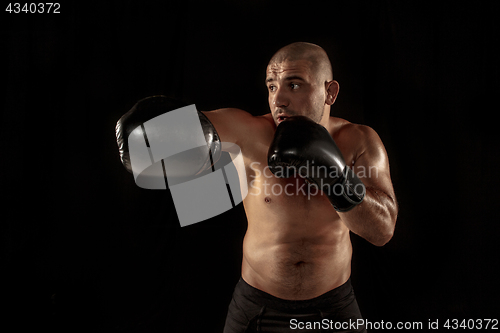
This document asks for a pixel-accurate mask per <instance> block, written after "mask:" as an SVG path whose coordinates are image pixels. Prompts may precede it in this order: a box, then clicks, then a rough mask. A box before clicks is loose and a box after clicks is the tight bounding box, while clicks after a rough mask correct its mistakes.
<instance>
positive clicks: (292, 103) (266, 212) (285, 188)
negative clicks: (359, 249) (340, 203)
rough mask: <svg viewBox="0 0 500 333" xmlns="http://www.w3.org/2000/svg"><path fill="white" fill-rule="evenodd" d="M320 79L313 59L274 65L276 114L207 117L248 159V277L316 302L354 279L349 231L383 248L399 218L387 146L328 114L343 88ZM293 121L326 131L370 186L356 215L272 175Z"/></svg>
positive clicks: (282, 294) (286, 295) (271, 82)
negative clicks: (280, 130) (278, 141)
mask: <svg viewBox="0 0 500 333" xmlns="http://www.w3.org/2000/svg"><path fill="white" fill-rule="evenodd" d="M318 77H319V75H318V73H317V72H316V71H315V69H314V66H312V64H311V61H310V60H309V59H300V58H299V59H292V60H290V59H283V58H281V59H278V60H277V61H273V60H271V62H270V63H269V66H268V68H267V77H266V84H267V86H268V92H269V107H270V110H271V113H268V114H266V115H263V116H252V115H251V114H249V113H247V112H245V111H242V110H239V109H220V110H215V111H210V112H204V113H205V114H206V116H207V117H208V118H209V119H210V121H211V122H212V123H213V125H214V127H215V128H216V130H217V132H218V133H219V136H220V138H221V141H222V142H233V143H236V144H237V145H238V146H239V147H240V148H241V152H242V155H243V159H244V164H245V170H246V174H247V179H246V181H247V186H248V190H249V192H248V195H247V196H246V198H245V199H244V201H243V205H244V208H245V212H246V215H247V219H248V228H247V232H246V235H245V238H244V240H243V260H242V271H241V273H242V278H243V279H244V280H245V281H246V282H247V283H248V284H250V285H251V286H253V287H255V288H257V289H260V290H262V291H264V292H267V293H269V294H271V295H273V296H276V297H279V298H282V299H287V300H306V299H311V298H314V297H317V296H320V295H321V294H323V293H325V292H328V291H329V290H332V289H334V288H336V287H338V286H340V285H342V284H343V283H345V282H346V281H347V280H348V278H349V276H350V275H351V257H352V245H351V241H350V237H349V231H352V232H354V233H356V234H358V235H359V236H361V237H363V238H365V239H366V240H368V241H369V242H371V243H373V244H375V245H377V246H382V245H384V244H385V243H387V242H388V241H389V240H390V238H391V237H392V234H393V232H394V227H395V223H396V217H397V204H396V199H395V195H394V190H393V187H392V183H391V179H390V173H389V162H388V158H387V153H386V151H385V148H384V145H383V144H382V142H381V140H380V138H379V137H378V135H377V134H376V133H375V131H374V130H373V129H371V128H369V127H367V126H363V125H356V124H352V123H350V122H348V121H346V120H343V119H340V118H336V117H331V116H330V106H331V105H332V104H333V103H334V102H335V99H336V97H337V94H338V91H339V85H338V83H337V82H336V81H334V80H331V78H330V79H328V77H327V78H326V80H325V79H322V78H320V79H318ZM295 115H303V116H307V117H309V118H311V119H312V120H314V121H316V122H317V123H319V124H321V125H323V126H324V127H325V128H326V129H327V130H328V131H329V133H330V134H331V136H332V138H333V139H334V140H335V142H336V143H337V146H338V147H339V149H340V151H341V152H342V154H343V156H344V159H345V161H346V162H347V164H348V165H349V166H351V167H353V168H354V171H355V172H356V173H357V175H358V177H359V178H360V179H361V180H362V181H363V183H364V184H365V186H366V190H367V191H366V196H365V199H364V201H363V202H362V203H361V204H360V205H358V206H357V207H355V208H354V209H352V210H351V211H349V212H345V213H339V212H337V211H335V209H334V208H333V207H332V205H331V203H330V201H329V200H328V198H327V196H326V195H324V194H323V193H322V192H321V191H318V190H317V189H316V188H314V187H309V185H308V184H307V183H305V181H304V180H303V179H302V178H300V177H292V178H286V179H284V178H276V177H275V176H274V175H273V174H272V173H271V172H270V170H269V169H268V167H267V153H268V149H269V145H270V143H271V141H272V140H273V136H274V132H275V131H276V126H277V125H278V124H279V123H280V122H281V121H282V120H283V117H286V116H295Z"/></svg>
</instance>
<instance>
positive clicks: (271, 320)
mask: <svg viewBox="0 0 500 333" xmlns="http://www.w3.org/2000/svg"><path fill="white" fill-rule="evenodd" d="M243 332H308V333H312V332H366V330H365V328H364V325H363V320H362V317H361V313H360V311H359V307H358V303H357V302H356V297H355V295H354V291H353V289H352V285H351V279H349V280H347V282H346V283H344V284H343V285H341V286H340V287H338V288H335V289H333V290H330V291H328V292H326V293H324V294H323V295H321V296H318V297H316V298H313V299H310V300H304V301H291V300H283V299H280V298H277V297H274V296H272V295H270V294H268V293H266V292H263V291H262V290H259V289H256V288H254V287H252V286H251V285H249V284H248V283H246V282H245V281H244V280H243V279H242V278H240V280H239V281H238V283H237V284H236V287H235V288H234V293H233V299H232V300H231V304H230V305H229V310H228V313H227V318H226V325H225V327H224V333H243Z"/></svg>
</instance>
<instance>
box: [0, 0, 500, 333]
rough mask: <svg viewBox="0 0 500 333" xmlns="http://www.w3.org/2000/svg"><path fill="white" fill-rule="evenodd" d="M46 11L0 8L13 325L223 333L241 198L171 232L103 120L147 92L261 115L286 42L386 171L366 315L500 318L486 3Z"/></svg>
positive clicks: (90, 6) (5, 240)
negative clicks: (388, 194)
mask: <svg viewBox="0 0 500 333" xmlns="http://www.w3.org/2000/svg"><path fill="white" fill-rule="evenodd" d="M7 4H8V3H7V2H5V3H3V7H4V8H6V7H7ZM4 8H2V10H3V9H4ZM60 11H61V13H60V14H26V13H19V14H9V13H6V12H5V11H3V12H2V14H1V15H2V16H1V20H2V25H3V27H2V35H1V45H2V55H3V57H2V58H3V61H2V63H1V68H2V71H1V73H2V75H1V77H2V81H3V83H4V84H3V89H2V102H1V103H2V104H1V105H2V118H1V123H0V124H1V131H0V136H1V146H0V149H1V150H0V153H1V189H2V217H1V221H2V222H1V228H2V229H1V235H2V244H3V248H2V272H1V275H2V276H3V277H4V278H5V279H6V280H4V281H6V282H4V283H3V284H2V287H3V288H4V290H3V292H2V303H3V304H4V308H6V309H7V310H6V311H5V310H4V311H3V313H2V315H3V316H6V317H5V318H6V320H2V321H1V322H0V325H3V326H5V328H7V327H8V328H9V329H8V330H7V331H9V332H10V331H15V328H17V329H19V330H25V329H28V328H31V329H40V328H45V327H48V328H50V329H51V330H52V331H65V332H76V331H83V332H100V331H102V332H160V331H161V332H221V331H222V327H223V325H224V320H225V315H226V310H227V306H228V304H229V301H230V298H231V294H232V290H233V288H234V284H235V283H236V281H237V280H238V278H239V276H240V263H241V255H242V250H241V241H242V238H243V235H244V232H245V229H246V218H245V215H244V211H243V208H242V205H240V206H238V207H237V208H236V209H233V210H231V211H228V212H226V213H224V214H222V215H220V216H217V217H216V218H213V219H211V220H209V221H205V222H203V223H199V224H196V225H193V226H189V227H185V228H182V229H181V228H180V227H179V226H178V220H177V216H176V213H175V209H174V208H173V205H172V203H171V199H170V196H169V193H168V192H167V191H151V190H144V189H140V188H138V187H136V186H135V184H134V181H133V177H132V176H131V175H130V174H128V173H127V172H126V171H125V170H124V169H123V168H122V166H121V163H120V160H119V157H118V151H117V146H116V142H115V134H114V126H115V123H116V121H117V120H118V118H119V117H120V116H121V115H122V114H124V113H125V112H126V111H127V110H128V109H129V108H130V107H131V106H132V105H133V104H134V103H135V102H136V101H137V100H138V99H140V98H143V97H146V96H149V95H153V94H174V95H176V96H178V97H181V98H184V99H187V100H189V101H192V102H194V103H196V105H197V107H198V109H199V110H212V109H216V108H221V107H237V108H241V109H244V110H247V111H248V112H251V113H252V114H254V115H260V114H265V113H267V112H268V110H269V108H268V105H267V94H266V89H265V85H264V72H265V67H266V64H267V61H268V60H269V58H270V57H271V55H272V54H273V53H274V52H275V51H276V50H277V49H279V48H280V47H282V46H284V45H286V44H288V43H291V42H295V41H308V42H312V43H317V44H319V45H321V46H322V47H323V48H325V50H326V51H327V52H328V53H329V55H330V58H331V60H332V63H333V66H334V72H335V73H334V76H335V79H336V80H338V81H339V83H340V87H341V88H340V94H339V97H338V99H337V102H336V103H335V105H334V107H333V109H332V114H333V115H335V116H338V117H343V118H345V119H347V120H349V121H352V122H355V123H362V124H366V125H369V126H371V127H373V128H374V129H375V130H376V131H377V132H378V133H379V135H380V137H381V138H382V140H383V142H384V144H385V146H386V149H387V152H388V155H389V159H390V162H391V172H392V179H393V183H394V187H395V190H396V194H397V197H398V201H399V204H400V214H399V217H398V222H397V226H396V232H395V235H394V237H393V239H392V240H391V242H390V243H389V244H387V245H386V246H384V247H382V248H377V247H375V246H372V245H370V244H369V243H368V242H366V241H364V240H363V239H361V238H359V237H357V236H355V235H353V236H352V241H353V244H354V254H353V275H352V279H353V284H354V288H355V291H356V294H357V298H358V303H359V305H360V308H361V311H362V313H363V315H364V317H365V318H366V319H368V320H371V321H381V320H384V321H385V322H387V321H392V322H394V323H395V322H397V321H402V320H410V321H422V322H423V323H424V326H426V325H427V322H428V321H429V320H436V319H440V320H441V321H440V323H444V320H445V319H447V318H450V319H451V318H457V319H459V320H462V319H470V318H472V319H479V318H499V316H498V314H499V313H500V312H499V306H498V300H499V296H500V295H499V288H498V264H499V256H498V232H499V227H498V224H499V222H500V221H499V218H498V217H497V206H496V204H497V200H498V195H497V188H498V185H499V177H498V172H497V165H498V163H499V156H498V146H497V143H498V140H497V132H498V130H497V127H496V122H497V120H496V118H495V116H496V113H497V111H498V106H497V104H496V99H497V97H496V94H497V93H498V89H499V84H498V81H499V79H498V76H499V70H498V59H499V58H500V57H499V53H498V51H497V46H498V42H499V40H498V35H499V34H498V32H499V29H498V23H497V21H496V19H497V17H498V14H500V13H499V5H498V2H496V3H493V2H491V3H487V2H482V3H480V2H474V3H473V2H468V3H467V4H457V3H453V2H449V3H445V2H439V3H438V2H434V3H430V2H429V3H425V2H416V1H414V2H396V1H352V2H337V1H328V2H326V1H325V2H314V1H304V2H301V3H300V4H297V3H295V4H294V3H287V4H285V3H281V4H280V3H277V2H274V1H240V0H238V1H221V0H219V1H213V2H208V1H207V2H195V1H182V2H181V1H177V2H176V1H163V2H161V3H159V2H157V3H155V4H151V3H148V4H146V3H145V2H139V1H108V2H105V3H103V2H95V3H91V2H85V3H83V2H82V3H81V4H65V3H63V4H62V6H61V9H60Z"/></svg>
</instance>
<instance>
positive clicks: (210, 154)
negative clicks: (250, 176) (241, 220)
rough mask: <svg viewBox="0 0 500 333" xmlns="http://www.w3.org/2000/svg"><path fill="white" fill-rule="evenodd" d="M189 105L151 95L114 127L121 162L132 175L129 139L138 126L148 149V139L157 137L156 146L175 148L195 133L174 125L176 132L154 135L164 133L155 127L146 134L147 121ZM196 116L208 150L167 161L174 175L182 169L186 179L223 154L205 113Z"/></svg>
mask: <svg viewBox="0 0 500 333" xmlns="http://www.w3.org/2000/svg"><path fill="white" fill-rule="evenodd" d="M186 105H187V103H184V102H182V101H179V100H177V99H174V98H170V97H167V96H162V95H157V96H150V97H146V98H144V99H141V100H140V101H138V102H137V103H136V104H135V105H134V106H133V107H132V108H131V109H130V111H128V112H127V113H126V114H124V115H123V116H122V117H121V118H120V119H119V120H118V122H117V123H116V127H115V133H116V141H117V144H118V150H119V153H120V159H121V161H122V163H123V166H124V167H125V168H126V169H127V170H128V171H129V172H133V168H132V165H133V163H132V161H131V152H130V147H129V140H128V138H129V135H130V134H131V133H132V132H134V131H136V130H137V128H138V127H142V131H139V132H140V133H143V134H144V139H143V138H140V139H141V140H145V142H146V145H147V147H148V148H149V146H150V142H148V137H149V140H151V138H152V137H154V138H155V140H156V144H157V145H159V144H168V145H175V144H176V143H177V142H182V141H185V140H187V139H188V138H189V137H190V136H193V135H194V133H189V131H184V130H183V124H182V123H180V124H172V125H173V126H171V128H172V127H173V128H175V131H173V130H171V131H162V132H161V133H158V132H157V133H154V131H159V130H161V127H160V129H156V130H155V129H151V128H154V127H151V128H150V129H149V131H146V130H145V126H144V125H143V124H144V123H145V122H148V121H150V120H153V121H155V119H154V118H156V117H159V116H161V115H164V114H166V113H167V112H170V111H173V110H177V109H180V108H182V107H186ZM197 113H198V119H199V121H200V124H201V128H202V130H203V135H204V137H205V141H206V144H207V147H208V149H206V147H201V148H203V149H199V148H194V149H198V152H197V153H193V152H192V151H191V152H189V153H179V154H176V155H174V156H169V157H167V159H166V160H169V161H170V163H169V165H170V166H171V167H170V170H174V173H175V172H176V170H179V173H183V172H184V175H183V176H186V174H199V173H201V172H202V171H204V170H206V169H208V168H210V167H211V166H213V165H214V164H215V163H216V162H217V160H218V159H219V157H220V155H221V142H220V139H219V135H218V134H217V131H216V130H215V128H214V126H213V125H212V123H211V122H210V121H209V120H208V118H207V117H206V116H205V115H204V114H203V113H201V112H199V111H197ZM157 119H158V118H157ZM136 134H137V131H136ZM150 155H151V152H150ZM153 162H154V161H151V162H147V163H151V164H153ZM172 165H173V167H172Z"/></svg>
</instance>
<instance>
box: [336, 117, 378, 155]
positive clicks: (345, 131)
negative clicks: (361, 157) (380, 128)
mask: <svg viewBox="0 0 500 333" xmlns="http://www.w3.org/2000/svg"><path fill="white" fill-rule="evenodd" d="M330 123H332V126H331V129H330V133H331V134H332V137H333V139H334V140H335V142H337V143H338V144H341V145H343V146H349V147H350V149H354V150H357V151H359V150H365V149H367V148H370V147H373V148H375V147H380V146H382V147H383V144H382V141H381V140H380V137H379V136H378V134H377V132H376V131H375V130H374V129H373V128H371V127H370V126H367V125H363V124H356V123H351V122H350V121H347V120H345V119H342V118H337V117H330Z"/></svg>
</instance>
